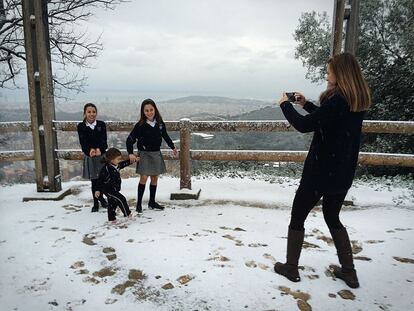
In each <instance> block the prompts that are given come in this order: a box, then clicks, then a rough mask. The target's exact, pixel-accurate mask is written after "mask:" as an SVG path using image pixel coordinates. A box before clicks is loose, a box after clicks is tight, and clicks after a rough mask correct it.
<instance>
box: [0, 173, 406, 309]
mask: <svg viewBox="0 0 414 311" xmlns="http://www.w3.org/2000/svg"><path fill="white" fill-rule="evenodd" d="M159 184H160V186H159V194H158V198H159V201H160V202H161V203H164V204H166V205H167V208H166V210H165V211H162V212H159V211H150V210H147V209H144V214H143V215H142V216H141V217H139V218H136V219H135V220H127V221H122V222H120V223H119V224H117V225H112V224H107V222H106V219H107V217H106V211H105V210H100V212H99V213H90V209H91V199H90V187H89V183H88V182H80V181H76V182H75V181H73V182H69V183H65V184H64V187H74V188H75V190H76V191H75V194H74V195H70V196H67V197H66V198H64V199H63V200H62V201H57V202H55V201H31V202H24V203H23V202H22V197H23V196H30V195H31V194H32V193H34V191H35V185H34V184H25V185H14V186H3V187H1V188H0V197H1V203H0V204H1V207H0V210H1V215H2V216H1V218H0V273H1V274H0V306H1V307H0V309H1V310H134V311H136V310H364V311H366V310H414V297H413V293H414V285H413V282H414V265H413V264H414V235H413V232H414V231H413V229H414V202H413V197H412V195H413V193H412V190H409V189H404V188H397V187H394V186H392V185H386V184H381V183H373V182H366V183H364V182H358V183H356V185H355V186H354V187H353V188H352V190H351V191H350V193H349V194H348V196H347V200H352V201H353V202H354V206H351V207H350V206H347V207H345V208H344V210H343V212H342V222H343V223H344V224H346V226H347V228H348V230H349V234H350V237H351V239H352V240H353V248H354V253H355V256H356V260H355V263H356V268H357V271H358V274H359V278H360V283H361V287H360V288H358V289H350V288H347V286H346V285H345V284H344V283H343V282H342V281H340V280H334V279H333V278H332V277H331V276H330V273H329V270H328V267H329V265H330V264H337V258H336V252H335V248H334V246H333V244H332V241H331V240H330V235H329V231H328V229H327V227H326V225H325V224H324V221H323V217H322V215H321V212H320V210H319V209H318V208H316V209H315V211H313V212H312V213H311V214H310V215H309V218H308V220H307V224H306V234H307V235H306V238H305V240H306V243H305V244H304V249H303V251H302V256H301V261H300V264H301V265H302V266H303V268H302V270H301V277H302V281H301V282H300V283H291V282H289V281H288V280H286V279H284V278H282V277H281V276H279V275H277V274H275V273H274V272H273V264H274V262H275V260H279V261H283V260H284V258H285V248H286V232H287V224H288V221H289V214H290V211H289V207H290V205H291V202H292V199H293V196H294V192H295V189H296V187H297V184H298V181H297V180H293V179H281V181H280V182H277V183H269V182H265V181H260V180H252V179H230V178H223V179H214V178H213V179H196V180H193V188H201V189H202V191H201V196H200V199H199V200H198V201H170V200H169V195H170V193H171V192H174V191H177V187H178V184H179V181H178V180H177V179H176V178H171V177H163V178H161V179H160V181H159ZM136 185H137V179H136V178H131V179H126V180H124V181H123V190H122V193H124V195H125V196H126V197H127V198H128V199H129V200H130V205H131V206H134V204H135V196H136ZM147 197H148V188H147V190H146V194H145V198H147ZM145 203H146V201H145V202H144V206H146V204H145ZM119 219H122V216H121V215H119Z"/></svg>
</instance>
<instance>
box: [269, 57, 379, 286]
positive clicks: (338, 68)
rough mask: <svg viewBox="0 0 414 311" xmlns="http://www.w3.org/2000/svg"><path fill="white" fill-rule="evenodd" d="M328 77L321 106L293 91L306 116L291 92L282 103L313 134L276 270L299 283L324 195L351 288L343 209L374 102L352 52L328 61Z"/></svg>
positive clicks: (342, 273) (340, 274)
mask: <svg viewBox="0 0 414 311" xmlns="http://www.w3.org/2000/svg"><path fill="white" fill-rule="evenodd" d="M326 80H327V81H328V88H327V89H326V91H324V92H323V93H322V94H321V95H320V98H319V101H320V107H318V106H315V105H314V104H312V103H311V102H309V101H306V100H305V97H304V96H303V95H302V94H301V93H298V92H296V93H294V97H295V103H297V104H299V105H301V106H302V107H303V109H304V110H305V111H307V112H308V113H309V114H307V115H305V116H303V115H301V114H299V113H298V112H297V111H296V110H295V108H294V107H293V106H292V103H290V102H289V98H288V97H287V96H286V94H283V97H282V98H281V99H280V101H279V104H280V107H281V109H282V111H283V114H284V115H285V117H286V119H287V120H288V121H289V123H290V124H291V125H292V126H293V127H294V128H295V129H296V130H298V131H299V132H302V133H307V132H314V135H313V140H312V143H311V146H310V149H309V152H308V155H307V157H306V160H305V164H304V168H303V173H302V179H301V181H300V185H299V188H298V190H297V192H296V195H295V198H294V200H293V206H292V212H291V219H290V224H289V230H288V241H287V255H286V263H280V262H277V263H276V264H275V266H274V270H275V272H276V273H278V274H281V275H283V276H285V277H286V278H288V279H289V280H291V281H293V282H298V281H300V276H299V271H298V261H299V257H300V253H301V249H302V243H303V239H304V230H305V229H304V223H305V220H306V217H307V216H308V214H309V212H310V211H311V210H312V208H313V207H314V206H315V205H316V203H317V202H318V201H319V200H320V199H321V198H322V197H323V203H322V211H323V216H324V219H325V222H326V224H327V225H328V227H329V230H330V232H331V235H332V238H333V241H334V243H335V247H336V250H337V254H338V258H339V262H340V264H341V266H342V267H341V268H336V269H334V271H333V272H334V275H335V276H336V277H337V278H340V279H342V280H344V281H345V282H346V284H347V285H348V286H349V287H351V288H357V287H359V282H358V278H357V274H356V270H355V268H354V264H353V257H352V247H351V243H350V241H349V237H348V233H347V231H346V229H345V227H344V226H343V225H342V223H341V222H340V220H339V212H340V211H341V207H342V204H343V202H344V199H345V196H346V194H347V192H348V190H349V188H350V187H351V185H352V181H353V178H354V174H355V168H356V165H357V161H358V153H359V147H360V135H361V127H362V121H363V118H364V115H365V112H366V111H367V110H368V108H369V106H370V104H371V95H370V90H369V87H368V84H367V82H366V81H365V79H364V77H363V74H362V72H361V69H360V66H359V64H358V62H357V60H356V59H355V57H354V56H353V55H351V54H349V53H342V54H339V55H336V56H333V57H332V58H331V59H330V60H329V61H328V64H327V77H326Z"/></svg>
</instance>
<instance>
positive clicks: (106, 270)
mask: <svg viewBox="0 0 414 311" xmlns="http://www.w3.org/2000/svg"><path fill="white" fill-rule="evenodd" d="M115 273H116V271H115V270H114V269H112V268H111V267H105V268H102V269H101V270H99V271H95V272H94V273H92V275H93V276H97V277H100V278H104V277H107V276H112V275H114V274H115Z"/></svg>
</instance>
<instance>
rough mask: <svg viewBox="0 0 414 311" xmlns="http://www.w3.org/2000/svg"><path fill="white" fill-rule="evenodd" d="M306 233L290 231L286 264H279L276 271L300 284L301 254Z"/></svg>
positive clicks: (275, 268) (276, 265) (275, 267)
mask: <svg viewBox="0 0 414 311" xmlns="http://www.w3.org/2000/svg"><path fill="white" fill-rule="evenodd" d="M304 235H305V232H304V231H303V230H301V231H298V230H293V229H290V228H289V230H288V240H287V252H286V263H281V262H277V263H276V264H275V266H274V270H275V272H276V273H277V274H280V275H283V276H284V277H286V278H287V279H289V280H290V281H292V282H299V281H300V276H299V270H298V262H299V257H300V252H301V250H302V244H303V238H304Z"/></svg>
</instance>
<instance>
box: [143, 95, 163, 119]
mask: <svg viewBox="0 0 414 311" xmlns="http://www.w3.org/2000/svg"><path fill="white" fill-rule="evenodd" d="M146 105H151V106H152V107H153V108H154V110H155V116H154V119H155V120H156V121H157V123H158V124H161V122H162V117H161V114H160V112H159V111H158V108H157V105H156V104H155V102H154V101H153V100H152V99H151V98H147V99H145V100H144V101H143V102H142V104H141V117H140V119H139V121H138V125H142V124H144V123H145V122H146V121H147V117H146V116H145V113H144V107H145V106H146Z"/></svg>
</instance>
